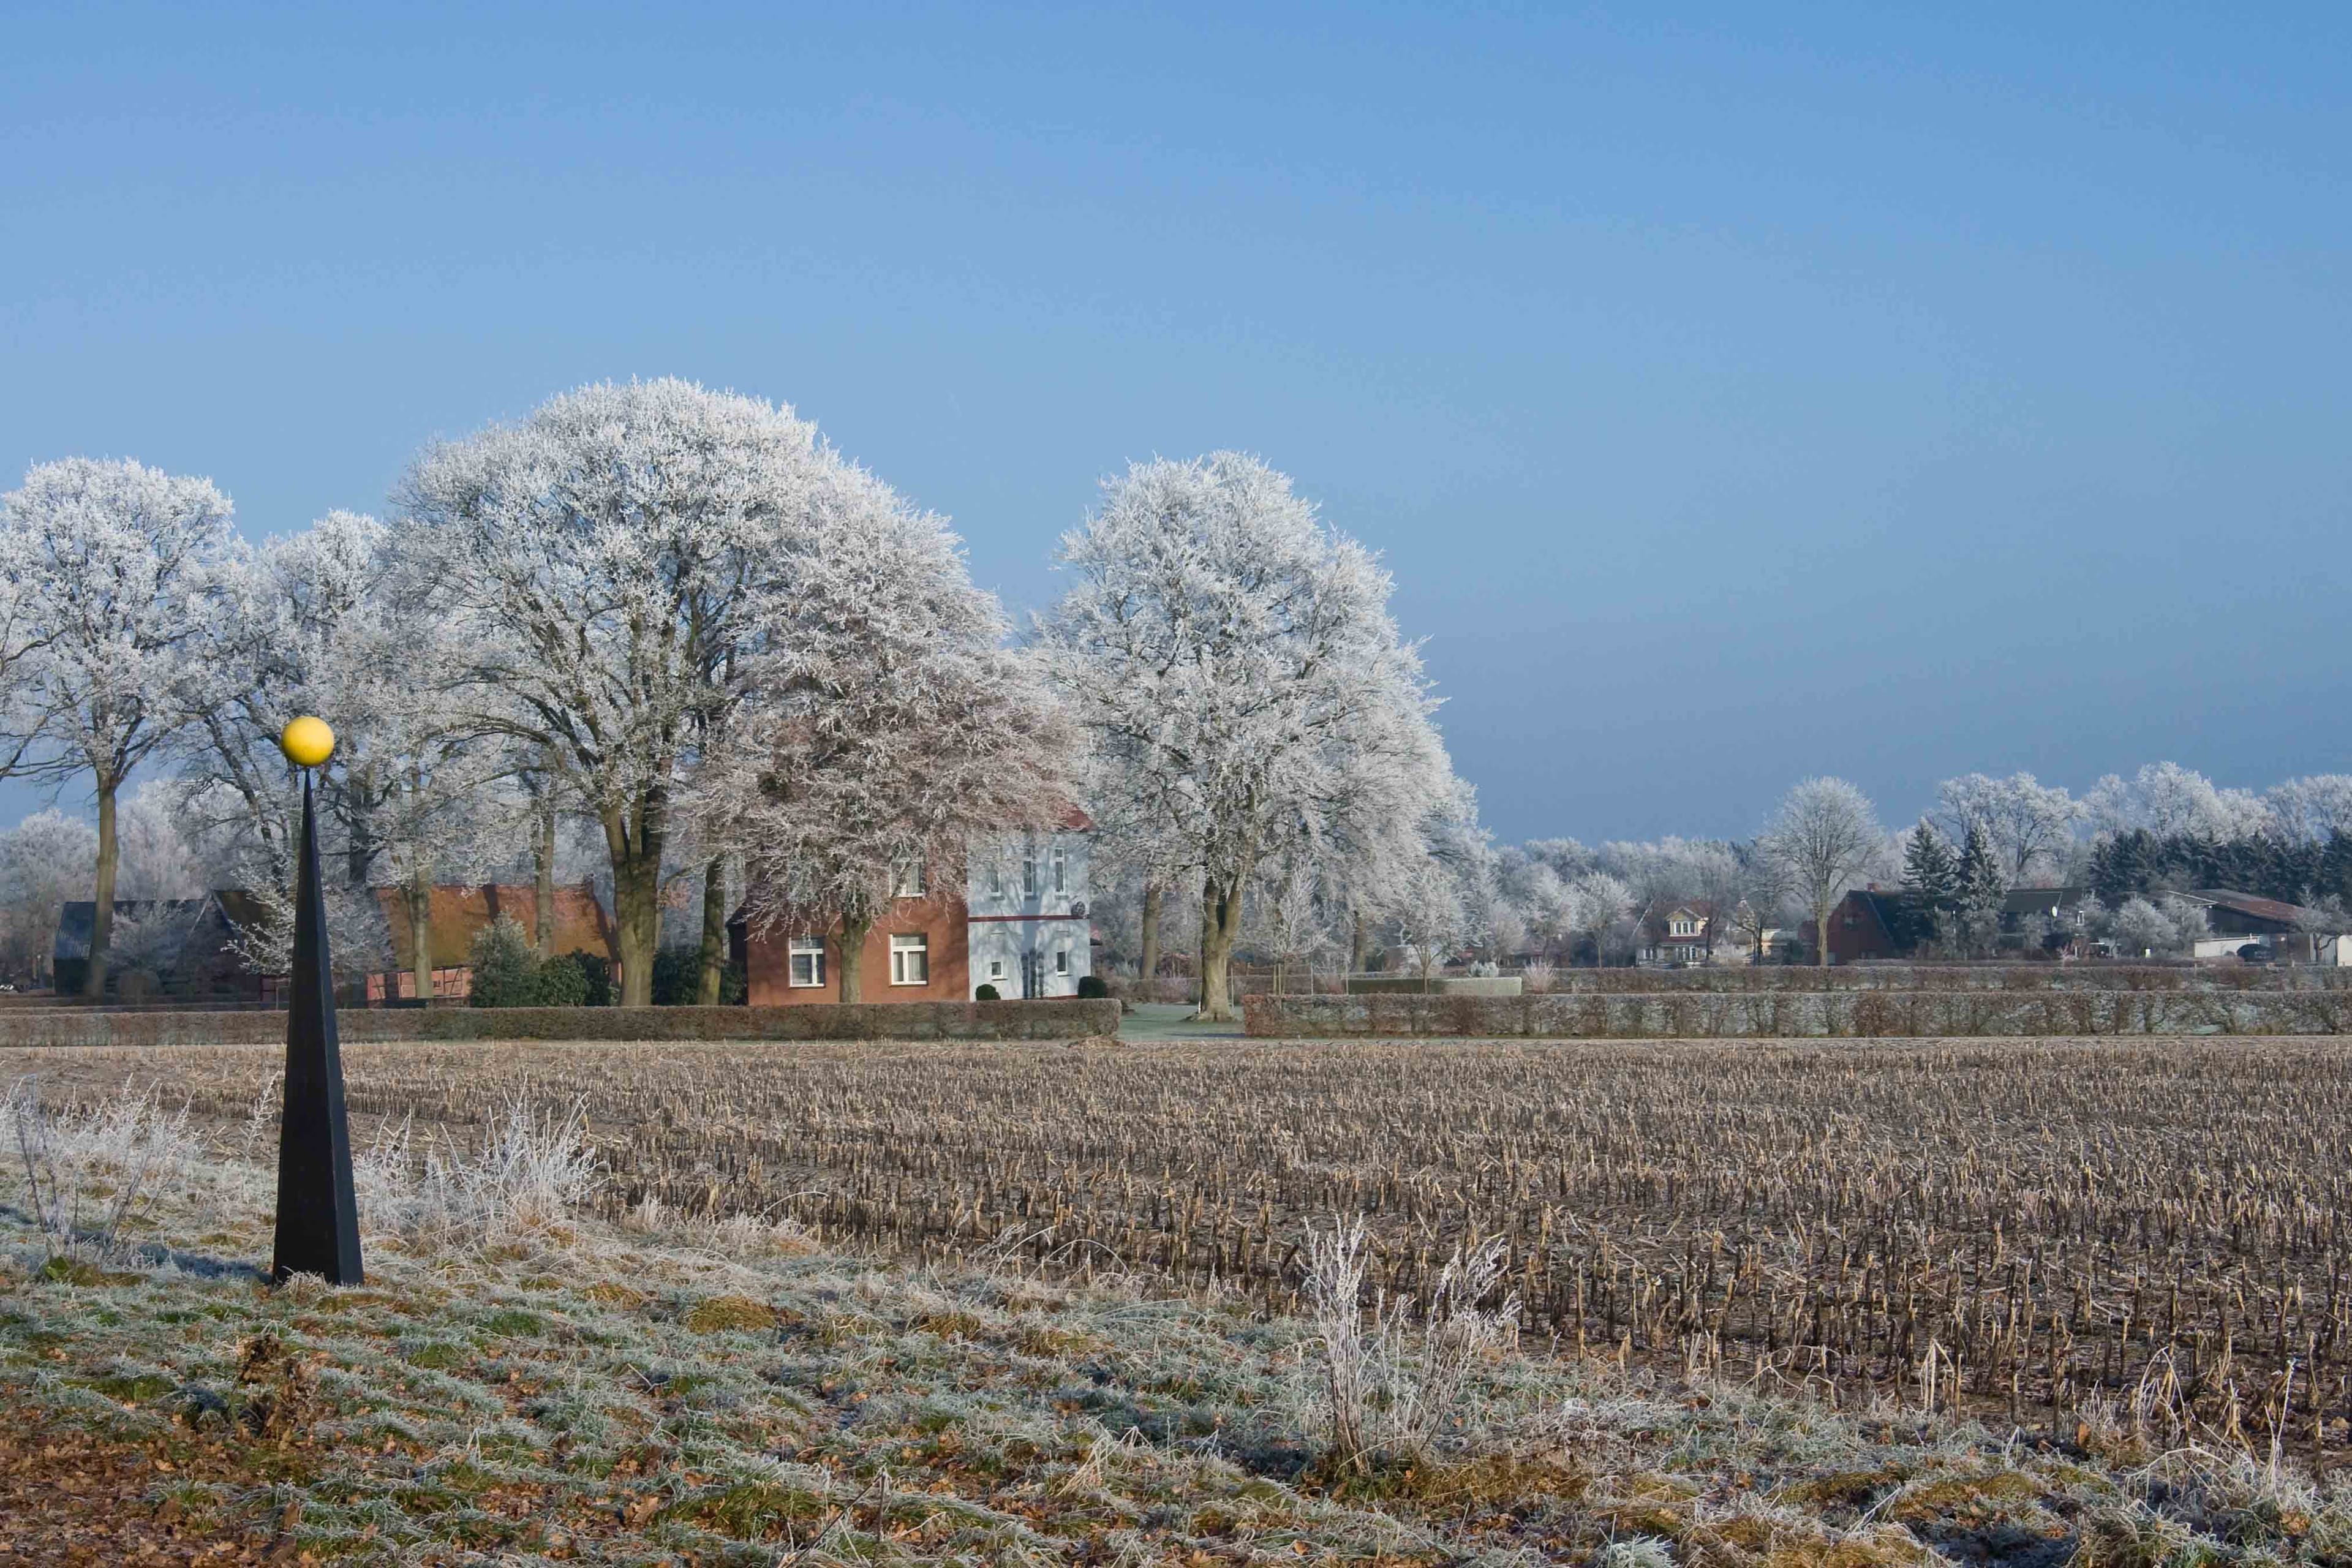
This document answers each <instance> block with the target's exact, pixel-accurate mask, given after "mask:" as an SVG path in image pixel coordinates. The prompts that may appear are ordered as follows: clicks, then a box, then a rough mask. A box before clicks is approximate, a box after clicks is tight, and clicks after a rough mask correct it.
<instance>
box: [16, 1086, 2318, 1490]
mask: <svg viewBox="0 0 2352 1568" xmlns="http://www.w3.org/2000/svg"><path fill="white" fill-rule="evenodd" d="M114 1054H115V1053H99V1052H89V1053H81V1052H76V1053H71V1058H72V1059H68V1058H67V1057H66V1054H64V1053H47V1054H46V1059H45V1060H44V1061H43V1063H42V1066H43V1068H44V1071H45V1073H46V1074H47V1077H48V1078H49V1079H50V1080H51V1082H52V1083H53V1084H55V1083H57V1082H58V1081H59V1079H60V1076H61V1075H62V1074H67V1073H76V1074H79V1073H87V1074H89V1075H90V1081H92V1082H93V1083H96V1082H99V1081H100V1080H101V1079H103V1080H104V1081H106V1082H113V1081H118V1080H119V1079H120V1076H121V1070H122V1064H121V1062H120V1061H119V1060H117V1061H114V1062H106V1061H103V1060H102V1059H101V1058H106V1057H111V1056H113V1055H114ZM349 1055H350V1063H349V1073H350V1095H351V1102H352V1108H353V1110H354V1112H355V1113H359V1114H361V1115H362V1117H363V1119H389V1120H390V1121H394V1122H397V1123H400V1124H402V1125H407V1124H408V1119H410V1118H414V1121H415V1126H416V1127H417V1128H418V1129H420V1130H429V1129H439V1130H441V1131H443V1132H444V1133H445V1134H446V1136H448V1137H450V1138H453V1139H457V1140H459V1141H465V1140H467V1139H475V1140H478V1138H479V1136H480V1128H479V1126H478V1125H477V1124H478V1123H482V1122H487V1121H492V1120H495V1119H496V1118H497V1117H499V1115H501V1114H503V1111H502V1108H503V1107H505V1106H507V1105H509V1104H510V1103H511V1102H513V1101H514V1100H517V1099H518V1098H519V1097H526V1096H527V1097H529V1098H530V1099H531V1100H535V1101H537V1102H540V1103H562V1104H571V1103H573V1102H575V1101H576V1102H578V1103H579V1104H581V1105H582V1106H583V1107H584V1110H585V1114H586V1116H587V1119H588V1123H589V1127H590V1131H591V1136H592V1138H593V1142H594V1143H595V1145H596V1149H597V1152H598V1153H599V1154H600V1155H601V1156H602V1157H603V1159H604V1161H605V1162H606V1163H607V1165H608V1167H609V1173H608V1177H607V1180H606V1181H605V1183H604V1187H603V1195H602V1197H601V1198H600V1199H599V1201H600V1202H601V1203H602V1204H604V1205H605V1206H606V1208H607V1209H608V1210H609V1211H610V1212H612V1213H613V1214H614V1215H625V1214H626V1213H628V1212H631V1211H643V1212H659V1213H665V1214H675V1215H691V1216H697V1217H700V1218H705V1219H709V1220H719V1219H723V1218H725V1217H727V1216H729V1215H760V1216H761V1217H762V1218H764V1219H768V1220H783V1219H791V1220H795V1221H798V1222H799V1223H800V1224H801V1225H803V1226H807V1227H809V1228H810V1229H811V1230H812V1231H814V1233H815V1235H816V1236H817V1237H819V1238H821V1239H822V1240H824V1241H825V1242H828V1243H833V1244H835V1245H851V1246H865V1247H872V1248H875V1249H876V1250H878V1251H881V1252H885V1253H889V1254H893V1255H900V1256H908V1257H912V1258H938V1257H941V1256H947V1255H957V1256H965V1257H973V1258H987V1259H991V1260H993V1261H996V1262H998V1263H1025V1264H1027V1265H1029V1266H1033V1267H1035V1268H1041V1269H1045V1270H1051V1271H1066V1272H1068V1273H1071V1274H1079V1275H1089V1274H1091V1275H1099V1274H1107V1273H1108V1274H1125V1275H1129V1276H1135V1277H1139V1278H1141V1279H1143V1280H1145V1281H1146V1282H1147V1283H1149V1284H1151V1285H1154V1286H1157V1287H1160V1288H1165V1289H1178V1290H1203V1289H1213V1290H1216V1291H1219V1292H1224V1293H1227V1294H1236V1293H1239V1294H1246V1295H1247V1296H1249V1297H1251V1298H1254V1299H1255V1300H1257V1301H1258V1302H1259V1303H1260V1304H1261V1305H1262V1306H1263V1307H1264V1308H1265V1310H1270V1311H1279V1312H1283V1313H1299V1312H1303V1311H1307V1310H1311V1309H1312V1307H1313V1302H1312V1301H1311V1300H1310V1299H1309V1298H1310V1295H1311V1292H1310V1291H1309V1289H1308V1284H1307V1264H1308V1261H1309V1260H1308V1258H1307V1242H1308V1240H1309V1237H1310V1233H1311V1232H1313V1231H1314V1230H1315V1229H1316V1228H1317V1227H1318V1226H1328V1221H1329V1219H1330V1217H1331V1216H1335V1215H1336V1216H1345V1217H1347V1218H1349V1219H1352V1218H1355V1217H1358V1216H1360V1218H1361V1219H1362V1221H1363V1222H1364V1226H1365V1239H1364V1243H1363V1247H1364V1258H1363V1266H1362V1285H1363V1289H1364V1291H1365V1293H1366V1296H1367V1301H1368V1304H1369V1301H1370V1297H1371V1296H1372V1295H1373V1294H1374V1293H1378V1294H1380V1295H1381V1298H1382V1299H1383V1300H1387V1301H1389V1302H1396V1301H1400V1300H1402V1301H1406V1302H1411V1303H1413V1304H1414V1306H1415V1308H1416V1310H1421V1311H1425V1310H1426V1309H1427V1307H1428V1306H1429V1304H1430V1300H1431V1298H1432V1297H1433V1294H1435V1293H1436V1292H1437V1290H1438V1289H1439V1286H1440V1280H1441V1277H1442V1276H1443V1273H1444V1269H1445V1267H1446V1265H1447V1263H1448V1262H1449V1260H1452V1259H1453V1258H1455V1257H1456V1256H1457V1254H1459V1253H1462V1252H1464V1251H1465V1249H1475V1248H1477V1247H1480V1246H1481V1245H1482V1244H1483V1245H1486V1246H1489V1247H1495V1248H1496V1249H1498V1250H1497V1253H1496V1257H1497V1260H1498V1263H1499V1268H1498V1269H1497V1271H1496V1279H1495V1281H1494V1283H1493V1286H1492V1294H1493V1295H1494V1297H1495V1300H1496V1301H1499V1300H1501V1298H1502V1296H1503V1295H1504V1294H1505V1293H1509V1294H1511V1295H1515V1296H1516V1297H1517V1308H1518V1313H1517V1322H1518V1332H1519V1335H1520V1337H1521V1340H1522V1342H1524V1343H1530V1344H1532V1345H1535V1346H1538V1347H1540V1346H1544V1345H1546V1344H1547V1343H1548V1344H1549V1345H1552V1346H1557V1347H1559V1348H1560V1349H1562V1350H1568V1349H1579V1350H1581V1351H1583V1352H1586V1353H1589V1354H1595V1355H1599V1356H1603V1357H1606V1358H1609V1359H1611V1360H1614V1361H1618V1362H1621V1363H1629V1364H1630V1363H1648V1364H1652V1365H1663V1366H1672V1367H1675V1368H1676V1369H1679V1370H1682V1371H1685V1372H1688V1373H1707V1374H1711V1375H1717V1376H1722V1375H1730V1376H1735V1377H1738V1378H1741V1379H1750V1378H1752V1379H1755V1380H1757V1381H1759V1383H1760V1384H1763V1385H1766V1386H1771V1387H1782V1388H1786V1389H1790V1390H1795V1389H1799V1388H1802V1389H1806V1390H1810V1391H1811V1392H1812V1393H1813V1394H1817V1395H1819V1396H1822V1397H1823V1398H1826V1399H1828V1400H1831V1401H1833V1402H1836V1403H1838V1404H1841V1405H1855V1404H1858V1403H1860V1402H1862V1401H1864V1400H1865V1399H1866V1398H1867V1397H1869V1396H1871V1395H1873V1394H1876V1395H1894V1396H1897V1397H1900V1398H1902V1399H1903V1400H1904V1401H1905V1402H1906V1404H1909V1405H1913V1406H1914V1407H1919V1406H1922V1405H1924V1406H1927V1407H1930V1408H1937V1409H1948V1408H1958V1409H1964V1410H1967V1411H1969V1412H1972V1413H1975V1414H1979V1415H1984V1416H1986V1417H1988V1418H1993V1419H2001V1420H2007V1421H2012V1422H2015V1423H2017V1424H2019V1425H2022V1426H2036V1427H2044V1428H2046V1429H2053V1430H2055V1431H2057V1432H2059V1433H2061V1434H2062V1435H2063V1434H2065V1433H2069V1432H2074V1431H2079V1430H2083V1429H2086V1428H2095V1429H2111V1428H2114V1427H2116V1426H2123V1427H2126V1428H2130V1429H2134V1430H2137V1431H2140V1432H2143V1433H2145V1434H2147V1436H2150V1437H2152V1438H2160V1439H2177V1438H2179V1437H2182V1436H2190V1435H2195V1436H2203V1437H2209V1438H2210V1437H2219V1438H2221V1439H2224V1440H2227V1441H2229V1442H2231V1443H2232V1444H2235V1445H2237V1446H2240V1447H2242V1448H2244V1449H2246V1450H2249V1451H2252V1452H2255V1453H2258V1454H2260V1453H2263V1452H2269V1453H2273V1454H2275V1453H2277V1452H2279V1451H2282V1450H2285V1451H2290V1452H2311V1453H2318V1452H2321V1451H2324V1450H2326V1449H2334V1448H2340V1447H2343V1446H2344V1445H2345V1443H2346V1441H2347V1416H2352V1381H2347V1374H2352V1341H2347V1328H2352V1292H2347V1281H2346V1280H2345V1278H2344V1274H2345V1269H2344V1262H2345V1256H2346V1237H2345V1233H2344V1231H2343V1229H2342V1224H2343V1221H2342V1218H2341V1216H2342V1215H2345V1214H2346V1213H2347V1210H2352V1176H2347V1171H2346V1163H2345V1160H2344V1151H2345V1149H2346V1148H2347V1144H2352V1058H2347V1056H2346V1055H2345V1054H2344V1053H2343V1052H2342V1051H2341V1050H2340V1048H2337V1047H2332V1046H2330V1045H2327V1044H2326V1043H2318V1042H2312V1041H2305V1040H2270V1041H2259V1040H2243V1039H2236V1040H2225V1041H2167V1042H2162V1043H2141V1044H2123V1043H2116V1042H2095V1043H2086V1042H2055V1041H2040V1040H2037V1041H2027V1042H2021V1041H1981V1040H1970V1041H1966V1042H1916V1041H1906V1042H1902V1043H1899V1044H1897V1043H1872V1042H1844V1043H1840V1044H1838V1045H1836V1046H1821V1047H1815V1046H1798V1045H1783V1044H1769V1043H1767V1044H1759V1043H1692V1044H1681V1043H1662V1044H1644V1045H1638V1046H1625V1045H1610V1044H1604V1043H1597V1042H1596V1043H1591V1044H1581V1043H1570V1044H1557V1045H1495V1044H1475V1045H1473V1044H1426V1043H1424V1044H1416V1045H1381V1044H1367V1045H1313V1044H1293V1043H1284V1044H1281V1045H1268V1046H1255V1045H1217V1046H1210V1047H1181V1048H1160V1049H1151V1050H1137V1049H1131V1048H1119V1049H1071V1048H1064V1047H1031V1046H975V1047H961V1046H922V1047H908V1046H892V1045H880V1044H865V1045H856V1046H829V1045H807V1046H788V1047H775V1046H757V1045H746V1046H735V1045H710V1046H689V1047H679V1046H669V1045H666V1046H634V1047H633V1046H607V1045H594V1046H551V1045H538V1044H533V1045H488V1046H473V1045H468V1046H463V1047H419V1046H376V1047H370V1046H360V1047H354V1048H352V1051H351V1052H350V1053H349ZM270 1064H271V1058H270V1056H269V1054H268V1053H267V1052H257V1051H247V1050H239V1049H234V1048H222V1049H188V1050H174V1051H161V1052H147V1053H142V1055H141V1057H140V1065H141V1070H142V1071H145V1072H150V1073H153V1074H155V1075H157V1076H159V1077H161V1078H162V1079H164V1080H165V1081H168V1082H171V1083H173V1084H174V1086H175V1089H174V1092H175V1093H177V1092H180V1091H181V1090H182V1089H184V1090H185V1091H186V1092H188V1093H190V1094H192V1095H193V1097H194V1100H193V1103H194V1109H195V1111H196V1114H197V1115H198V1116H200V1117H204V1118H207V1119H210V1120H212V1121H215V1122H216V1123H219V1124H221V1125H224V1126H230V1127H235V1126H241V1125H243V1124H244V1123H245V1122H246V1121H247V1120H249V1118H250V1114H251V1106H252V1103H253V1097H254V1094H255V1092H256V1089H257V1086H258V1085H259V1084H260V1083H261V1082H262V1081H263V1080H264V1079H266V1076H267V1073H268V1068H269V1066H270ZM365 1136H366V1135H365V1134H362V1141H364V1138H365ZM1490 1304H1491V1303H1490Z"/></svg>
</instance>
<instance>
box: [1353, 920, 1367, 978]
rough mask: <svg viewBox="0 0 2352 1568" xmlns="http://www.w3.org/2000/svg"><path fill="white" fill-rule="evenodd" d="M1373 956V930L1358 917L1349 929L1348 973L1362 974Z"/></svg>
mask: <svg viewBox="0 0 2352 1568" xmlns="http://www.w3.org/2000/svg"><path fill="white" fill-rule="evenodd" d="M1371 956H1372V932H1371V928H1370V926H1367V925H1366V924H1365V923H1364V917H1363V916H1361V915H1358V916H1357V917H1356V918H1355V920H1354V921H1352V922H1350V923H1349V927H1348V973H1350V974H1361V973H1363V972H1364V965H1365V964H1366V963H1368V962H1370V959H1371Z"/></svg>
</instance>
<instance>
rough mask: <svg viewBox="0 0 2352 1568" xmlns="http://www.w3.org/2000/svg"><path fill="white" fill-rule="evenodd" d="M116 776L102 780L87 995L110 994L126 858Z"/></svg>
mask: <svg viewBox="0 0 2352 1568" xmlns="http://www.w3.org/2000/svg"><path fill="white" fill-rule="evenodd" d="M116 787H117V785H116V784H115V782H114V781H113V780H110V779H105V778H101V779H100V781H99V784H98V889H97V899H98V901H97V903H96V904H95V905H93V906H92V907H91V909H90V911H89V974H88V976H87V977H86V978H85V979H84V980H83V981H82V983H81V992H82V994H83V995H85V996H89V997H100V996H103V995H105V994H106V961H107V958H108V956H109V955H110V954H111V953H112V952H113V950H114V873H115V869H116V868H117V867H118V865H119V864H120V863H121V858H122V845H121V840H120V839H118V838H117V837H115V834H114V792H115V789H116Z"/></svg>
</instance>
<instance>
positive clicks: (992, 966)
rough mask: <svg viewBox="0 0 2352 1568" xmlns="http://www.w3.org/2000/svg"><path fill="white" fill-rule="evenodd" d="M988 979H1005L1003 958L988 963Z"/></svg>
mask: <svg viewBox="0 0 2352 1568" xmlns="http://www.w3.org/2000/svg"><path fill="white" fill-rule="evenodd" d="M988 977H989V978H990V979H991V980H1002V979H1003V978H1004V960H1003V959H1001V958H992V959H990V960H989V961H988Z"/></svg>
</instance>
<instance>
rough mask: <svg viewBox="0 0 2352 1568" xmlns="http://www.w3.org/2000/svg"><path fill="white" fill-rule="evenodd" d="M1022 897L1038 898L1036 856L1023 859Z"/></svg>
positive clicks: (1027, 856)
mask: <svg viewBox="0 0 2352 1568" xmlns="http://www.w3.org/2000/svg"><path fill="white" fill-rule="evenodd" d="M1021 896H1022V897H1023V898H1024V899H1034V898H1035V897H1036V896H1037V857H1036V856H1035V855H1034V854H1030V855H1024V856H1023V857H1021Z"/></svg>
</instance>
